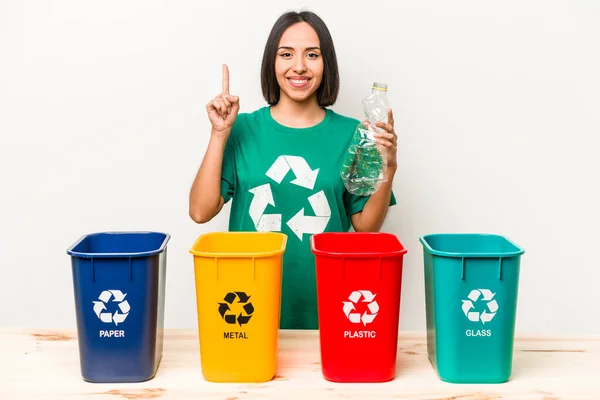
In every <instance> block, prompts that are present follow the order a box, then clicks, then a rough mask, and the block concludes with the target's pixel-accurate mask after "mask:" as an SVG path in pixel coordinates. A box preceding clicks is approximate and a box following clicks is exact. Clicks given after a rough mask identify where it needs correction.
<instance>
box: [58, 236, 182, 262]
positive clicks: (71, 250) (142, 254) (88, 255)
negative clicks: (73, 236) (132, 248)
mask: <svg viewBox="0 0 600 400" xmlns="http://www.w3.org/2000/svg"><path fill="white" fill-rule="evenodd" d="M132 234H133V235H147V234H157V235H163V236H164V239H163V241H162V243H161V244H160V246H159V247H158V248H156V249H154V250H149V251H140V252H128V253H86V252H81V251H74V249H75V247H77V246H78V245H79V244H80V243H81V242H82V241H83V240H85V239H86V238H88V237H91V236H100V235H132ZM170 239H171V235H169V234H168V233H165V232H158V231H103V232H102V231H101V232H92V233H87V234H85V235H82V236H81V237H80V238H79V239H77V241H75V243H73V244H72V245H71V246H70V247H69V248H68V249H67V254H68V255H70V256H72V257H81V258H132V257H148V256H152V255H154V254H158V253H162V252H163V251H165V249H166V247H167V242H168V241H169V240H170Z"/></svg>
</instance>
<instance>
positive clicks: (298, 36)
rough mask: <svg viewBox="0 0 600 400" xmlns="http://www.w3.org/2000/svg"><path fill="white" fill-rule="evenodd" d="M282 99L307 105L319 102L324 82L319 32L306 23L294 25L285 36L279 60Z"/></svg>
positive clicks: (279, 82) (278, 56)
mask: <svg viewBox="0 0 600 400" xmlns="http://www.w3.org/2000/svg"><path fill="white" fill-rule="evenodd" d="M275 75H276V76H277V83H278V84H279V87H280V89H281V92H280V94H281V95H280V97H284V96H286V97H288V98H290V99H292V100H294V101H299V102H303V101H306V100H307V99H308V100H310V99H311V98H315V99H316V92H317V89H318V88H319V85H321V81H322V80H323V58H322V56H321V49H320V47H319V37H318V35H317V32H316V31H315V30H314V29H313V28H312V27H311V26H310V25H309V24H308V23H306V22H299V23H297V24H294V25H292V26H290V27H289V28H288V29H287V30H286V31H285V32H284V33H283V35H282V36H281V40H280V41H279V48H278V49H277V55H276V58H275Z"/></svg>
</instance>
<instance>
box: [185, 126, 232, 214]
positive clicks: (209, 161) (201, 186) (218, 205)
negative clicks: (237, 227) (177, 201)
mask: <svg viewBox="0 0 600 400" xmlns="http://www.w3.org/2000/svg"><path fill="white" fill-rule="evenodd" d="M226 143H227V137H224V138H223V137H221V136H218V135H215V134H211V136H210V141H209V143H208V148H207V149H206V154H205V155H204V159H203V160H202V164H201V165H200V168H199V169H198V173H197V174H196V178H195V179H194V183H193V184H192V189H191V190H190V211H189V212H190V217H191V218H192V219H193V220H194V222H197V223H199V224H203V223H205V222H208V221H210V220H211V219H213V218H214V217H215V215H217V214H218V213H219V212H220V211H221V209H222V208H223V204H224V203H225V201H224V200H223V197H222V196H221V166H222V164H223V153H224V152H225V145H226Z"/></svg>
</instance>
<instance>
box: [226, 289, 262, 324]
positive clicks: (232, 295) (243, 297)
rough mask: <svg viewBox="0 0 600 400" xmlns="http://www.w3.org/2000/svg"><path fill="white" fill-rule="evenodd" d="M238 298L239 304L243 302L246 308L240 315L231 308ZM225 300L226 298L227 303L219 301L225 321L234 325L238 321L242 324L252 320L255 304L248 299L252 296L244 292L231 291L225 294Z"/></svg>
mask: <svg viewBox="0 0 600 400" xmlns="http://www.w3.org/2000/svg"><path fill="white" fill-rule="evenodd" d="M236 298H237V299H238V301H237V302H238V303H239V304H243V309H244V312H240V313H239V315H235V314H233V313H231V308H229V306H230V305H231V304H233V302H234V301H235V299H236ZM223 300H225V303H219V314H221V318H223V320H225V322H227V323H228V324H232V325H235V324H236V323H238V324H240V326H242V325H245V324H247V323H248V321H250V318H252V313H253V312H254V306H253V305H252V303H250V302H249V301H248V300H250V296H248V295H247V294H246V293H244V292H229V293H227V294H226V295H225V298H224V299H223ZM244 314H245V315H244Z"/></svg>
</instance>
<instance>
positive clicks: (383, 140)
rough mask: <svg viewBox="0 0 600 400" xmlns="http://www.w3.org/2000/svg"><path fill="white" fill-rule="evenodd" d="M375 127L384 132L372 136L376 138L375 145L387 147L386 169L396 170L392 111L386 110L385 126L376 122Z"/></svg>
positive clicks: (395, 146)
mask: <svg viewBox="0 0 600 400" xmlns="http://www.w3.org/2000/svg"><path fill="white" fill-rule="evenodd" d="M377 126H378V127H379V128H381V129H384V130H385V132H379V133H376V134H375V135H374V136H375V138H376V141H377V143H379V144H381V145H382V146H385V147H387V149H388V164H387V167H388V168H392V169H394V170H395V169H396V167H397V166H398V164H397V160H396V153H397V150H398V147H397V146H398V136H397V135H396V132H395V131H394V113H393V112H392V109H389V110H388V123H387V124H385V123H383V122H378V123H377Z"/></svg>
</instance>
